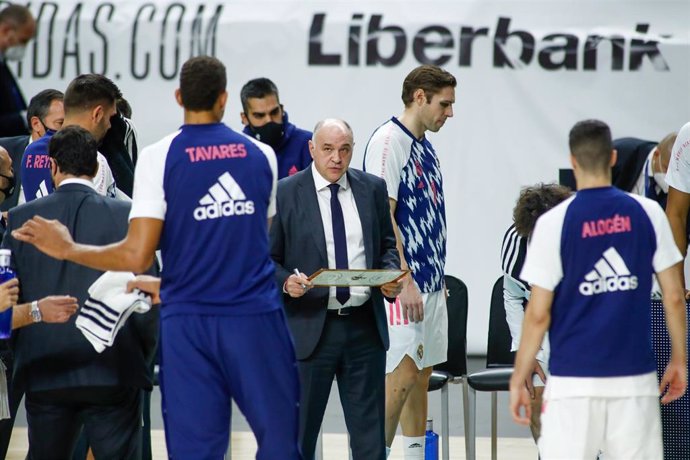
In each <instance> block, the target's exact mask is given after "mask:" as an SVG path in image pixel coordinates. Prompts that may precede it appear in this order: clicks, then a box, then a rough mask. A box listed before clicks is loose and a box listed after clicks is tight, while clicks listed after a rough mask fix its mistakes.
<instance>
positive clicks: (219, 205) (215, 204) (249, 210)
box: [194, 172, 254, 221]
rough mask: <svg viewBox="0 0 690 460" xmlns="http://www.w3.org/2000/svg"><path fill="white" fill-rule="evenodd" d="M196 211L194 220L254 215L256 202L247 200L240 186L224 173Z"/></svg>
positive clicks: (201, 200)
mask: <svg viewBox="0 0 690 460" xmlns="http://www.w3.org/2000/svg"><path fill="white" fill-rule="evenodd" d="M199 204H200V206H198V207H197V208H195V209H194V219H196V220H200V221H201V220H207V219H219V218H221V217H230V216H243V215H251V214H254V202H253V201H251V200H247V197H246V196H245V194H244V192H243V191H242V189H241V188H240V186H239V184H238V183H237V182H236V181H235V179H234V178H233V177H232V176H231V175H230V173H229V172H225V173H223V174H222V175H221V176H220V177H219V178H218V180H217V181H216V183H215V184H213V185H212V186H211V187H210V188H209V189H208V193H206V194H205V195H204V196H203V198H201V199H200V200H199Z"/></svg>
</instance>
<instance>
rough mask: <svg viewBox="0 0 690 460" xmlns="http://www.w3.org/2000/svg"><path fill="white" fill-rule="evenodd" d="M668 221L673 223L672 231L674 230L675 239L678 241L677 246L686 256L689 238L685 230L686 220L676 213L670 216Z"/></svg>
mask: <svg viewBox="0 0 690 460" xmlns="http://www.w3.org/2000/svg"><path fill="white" fill-rule="evenodd" d="M668 221H669V223H670V224H671V231H672V232H673V239H674V241H675V242H676V246H678V249H679V250H680V253H681V254H683V257H685V256H686V255H687V249H688V239H687V235H686V230H685V226H686V222H685V221H684V220H683V219H682V218H681V217H680V216H678V215H677V214H675V213H674V214H670V215H669V216H668Z"/></svg>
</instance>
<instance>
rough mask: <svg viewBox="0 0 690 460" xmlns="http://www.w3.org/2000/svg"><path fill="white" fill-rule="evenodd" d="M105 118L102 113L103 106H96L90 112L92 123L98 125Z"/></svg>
mask: <svg viewBox="0 0 690 460" xmlns="http://www.w3.org/2000/svg"><path fill="white" fill-rule="evenodd" d="M104 116H105V112H104V111H103V106H102V105H97V106H96V107H94V108H93V109H92V110H91V119H92V120H93V121H94V123H96V124H98V123H100V121H101V120H102V119H103V117H104Z"/></svg>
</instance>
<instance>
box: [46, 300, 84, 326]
mask: <svg viewBox="0 0 690 460" xmlns="http://www.w3.org/2000/svg"><path fill="white" fill-rule="evenodd" d="M77 302H78V301H77V299H76V298H75V297H71V296H68V295H51V296H48V297H44V298H42V299H41V300H39V301H38V309H39V310H40V311H41V319H42V321H43V322H45V323H64V322H66V321H67V320H68V319H69V318H70V316H72V315H73V314H75V313H76V312H77V309H78V308H79V303H77Z"/></svg>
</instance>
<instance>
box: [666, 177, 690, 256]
mask: <svg viewBox="0 0 690 460" xmlns="http://www.w3.org/2000/svg"><path fill="white" fill-rule="evenodd" d="M688 212H690V193H685V192H681V191H680V190H678V189H676V188H673V187H669V190H668V201H667V203H666V216H667V217H668V221H669V223H670V224H671V231H672V232H673V239H674V240H675V242H676V246H678V249H680V252H681V254H683V257H685V255H686V253H687V248H688V239H687V228H686V227H687V219H688Z"/></svg>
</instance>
